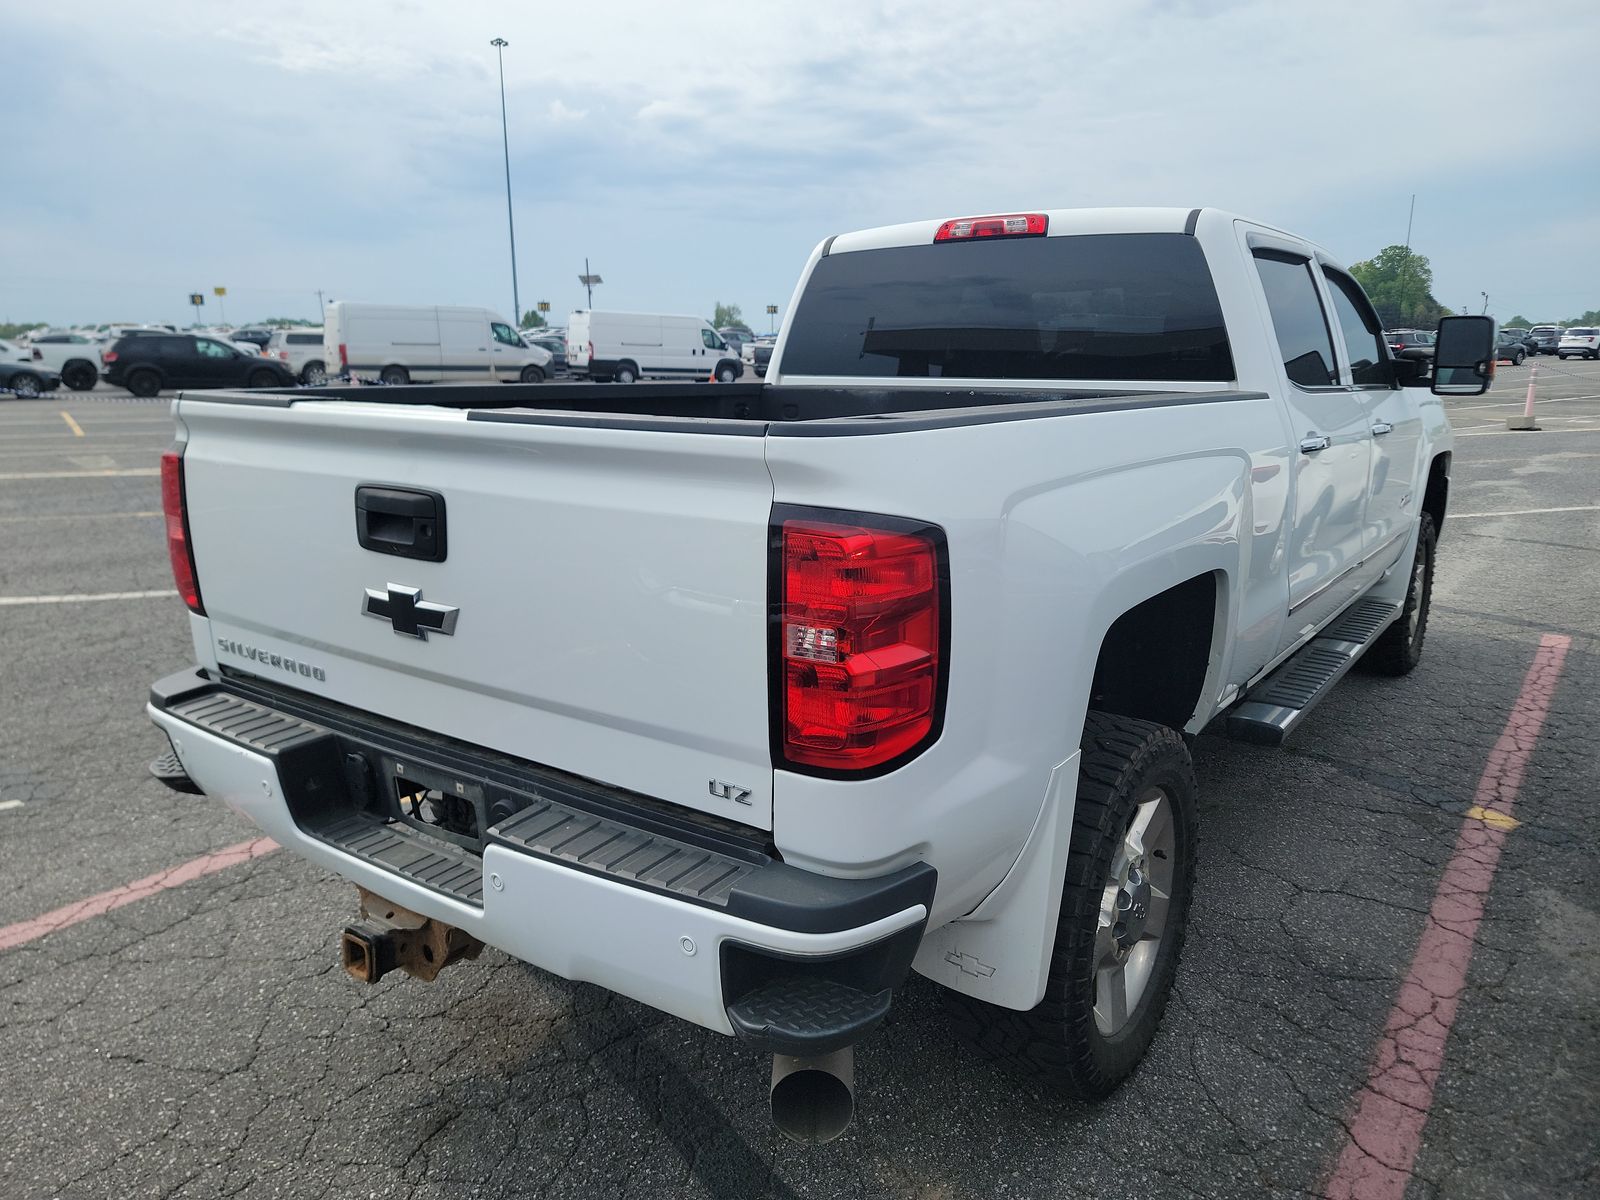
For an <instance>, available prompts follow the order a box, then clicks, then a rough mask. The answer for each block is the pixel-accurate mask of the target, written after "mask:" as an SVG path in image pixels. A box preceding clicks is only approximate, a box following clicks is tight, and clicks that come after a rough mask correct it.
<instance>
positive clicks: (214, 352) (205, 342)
mask: <svg viewBox="0 0 1600 1200" xmlns="http://www.w3.org/2000/svg"><path fill="white" fill-rule="evenodd" d="M194 345H195V349H196V350H198V351H200V353H201V354H203V355H205V356H206V357H207V358H232V357H233V351H232V350H230V349H228V347H226V346H224V345H223V344H222V343H221V342H213V341H212V340H211V339H210V338H195V340H194Z"/></svg>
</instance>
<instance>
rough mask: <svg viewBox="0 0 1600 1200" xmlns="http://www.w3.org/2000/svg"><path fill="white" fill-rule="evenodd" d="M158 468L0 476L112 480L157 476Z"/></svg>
mask: <svg viewBox="0 0 1600 1200" xmlns="http://www.w3.org/2000/svg"><path fill="white" fill-rule="evenodd" d="M159 474H161V468H160V467H129V468H127V469H126V470H121V471H11V472H8V473H5V474H0V480H5V479H113V478H126V477H128V476H131V475H159Z"/></svg>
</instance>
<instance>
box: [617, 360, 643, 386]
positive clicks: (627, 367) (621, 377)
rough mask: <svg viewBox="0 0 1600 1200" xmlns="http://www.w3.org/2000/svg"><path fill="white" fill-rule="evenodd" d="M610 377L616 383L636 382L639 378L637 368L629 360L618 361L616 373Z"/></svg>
mask: <svg viewBox="0 0 1600 1200" xmlns="http://www.w3.org/2000/svg"><path fill="white" fill-rule="evenodd" d="M612 378H613V379H615V380H616V381H617V382H618V383H637V382H638V380H639V368H638V367H636V366H634V365H633V364H632V363H631V362H624V363H618V364H617V373H616V374H615V375H613V376H612Z"/></svg>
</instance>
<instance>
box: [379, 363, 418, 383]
mask: <svg viewBox="0 0 1600 1200" xmlns="http://www.w3.org/2000/svg"><path fill="white" fill-rule="evenodd" d="M378 379H379V380H380V381H381V382H383V383H387V384H389V385H390V386H391V387H402V386H404V385H405V384H408V383H410V382H411V372H410V371H408V370H406V369H405V368H404V367H399V366H395V365H393V364H390V365H389V366H387V367H385V368H384V369H383V370H381V371H379V372H378Z"/></svg>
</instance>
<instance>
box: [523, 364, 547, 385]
mask: <svg viewBox="0 0 1600 1200" xmlns="http://www.w3.org/2000/svg"><path fill="white" fill-rule="evenodd" d="M521 378H522V382H523V383H543V382H544V371H542V370H541V369H540V368H538V367H533V366H528V367H523V368H522V377H521Z"/></svg>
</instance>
